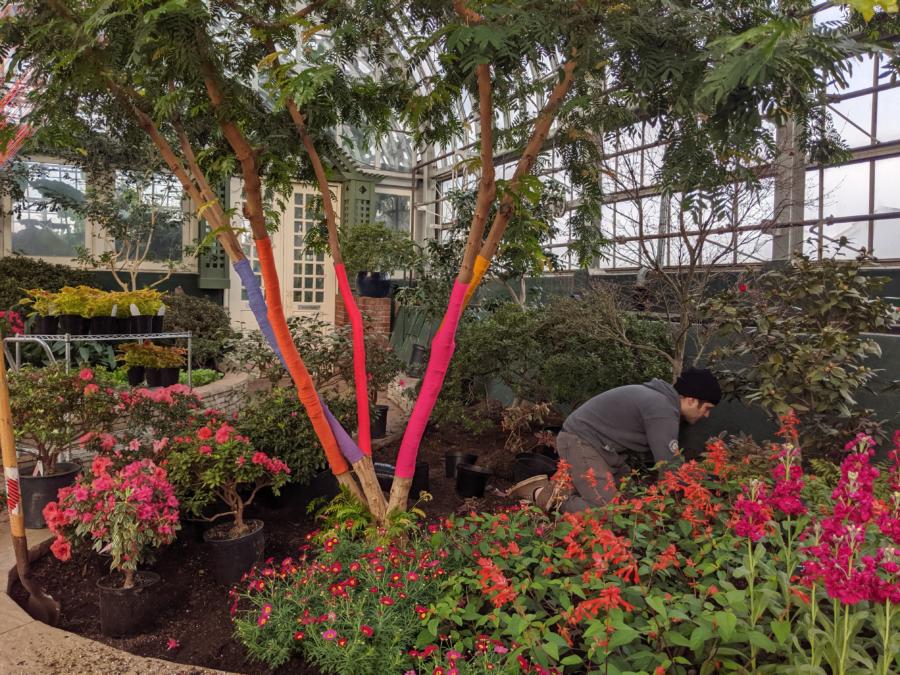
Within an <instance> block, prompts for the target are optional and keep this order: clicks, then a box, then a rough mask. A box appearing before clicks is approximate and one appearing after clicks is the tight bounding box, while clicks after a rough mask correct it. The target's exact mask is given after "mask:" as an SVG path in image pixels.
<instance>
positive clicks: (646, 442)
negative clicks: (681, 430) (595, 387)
mask: <svg viewBox="0 0 900 675" xmlns="http://www.w3.org/2000/svg"><path fill="white" fill-rule="evenodd" d="M680 422H681V403H680V398H679V396H678V392H677V391H675V387H673V386H672V385H671V384H669V383H668V382H664V381H663V380H659V379H653V380H651V381H650V382H645V383H644V384H629V385H626V386H624V387H616V388H615V389H610V390H608V391H605V392H603V393H602V394H598V395H597V396H594V397H593V398H592V399H590V400H588V401H586V402H585V403H583V404H582V405H580V406H579V407H578V408H576V409H575V411H574V412H573V413H572V414H571V415H569V416H568V417H567V418H566V421H565V422H564V423H563V428H562V430H563V431H567V432H569V433H570V434H575V435H576V436H578V437H579V438H581V439H582V440H583V441H585V442H586V443H588V444H590V445H591V446H593V447H595V448H597V449H598V450H600V451H604V452H603V454H604V455H605V456H607V459H608V460H611V461H610V466H611V468H613V470H615V469H616V468H618V467H622V465H623V464H631V465H634V463H635V461H634V460H637V459H644V458H648V457H647V455H648V454H652V456H653V463H654V464H655V463H656V462H660V461H669V460H672V459H673V458H674V457H676V455H678V448H679V446H678V427H679V424H680ZM610 451H611V452H610ZM610 454H613V455H616V456H609V455H610ZM628 460H630V461H628Z"/></svg>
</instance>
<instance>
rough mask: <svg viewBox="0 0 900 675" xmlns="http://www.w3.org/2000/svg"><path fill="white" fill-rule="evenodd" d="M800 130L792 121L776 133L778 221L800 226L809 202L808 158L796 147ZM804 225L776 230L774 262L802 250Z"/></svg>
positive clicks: (773, 248) (773, 242)
mask: <svg viewBox="0 0 900 675" xmlns="http://www.w3.org/2000/svg"><path fill="white" fill-rule="evenodd" d="M799 132H800V129H799V126H798V124H797V123H796V122H795V121H794V120H789V121H788V122H786V123H785V124H783V125H781V126H779V127H778V129H777V130H776V131H775V143H776V145H777V146H778V154H777V156H776V158H775V199H774V203H775V213H774V215H775V221H776V222H778V223H786V224H787V223H801V222H803V212H804V207H805V202H806V161H805V160H806V158H805V157H804V154H803V150H801V149H800V148H799V147H798V145H797V140H798V139H797V137H798V135H799ZM803 235H804V232H803V226H802V225H792V226H788V227H782V228H779V229H777V230H775V234H774V236H773V237H772V260H788V259H789V258H790V257H791V254H792V253H794V252H795V251H802V250H803Z"/></svg>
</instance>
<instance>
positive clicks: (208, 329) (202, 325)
mask: <svg viewBox="0 0 900 675" xmlns="http://www.w3.org/2000/svg"><path fill="white" fill-rule="evenodd" d="M163 303H164V304H165V306H166V330H167V331H171V332H174V333H184V332H190V333H191V358H192V360H193V362H194V363H193V365H194V367H195V368H202V367H210V366H215V365H217V364H218V362H219V361H220V360H221V358H222V357H223V355H224V352H225V345H226V343H227V341H228V339H229V338H230V337H232V330H231V321H230V320H229V318H228V312H227V311H225V308H224V307H222V305H219V304H216V303H215V302H212V301H211V300H208V299H207V298H201V297H198V296H196V295H188V294H187V293H180V292H175V293H166V294H165V295H164V296H163ZM182 342H185V341H183V340H181V341H179V343H178V344H179V346H181V347H183V346H186V345H185V344H181V343H182ZM195 375H196V371H195Z"/></svg>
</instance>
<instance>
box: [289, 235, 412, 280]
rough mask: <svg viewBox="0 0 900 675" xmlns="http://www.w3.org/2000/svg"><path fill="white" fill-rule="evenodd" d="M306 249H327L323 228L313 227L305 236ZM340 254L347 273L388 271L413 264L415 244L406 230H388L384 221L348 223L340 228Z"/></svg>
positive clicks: (317, 251)
mask: <svg viewBox="0 0 900 675" xmlns="http://www.w3.org/2000/svg"><path fill="white" fill-rule="evenodd" d="M305 244H306V248H307V249H308V250H310V251H313V252H316V253H326V252H328V237H327V233H326V232H325V231H324V228H322V229H318V228H314V229H312V230H310V232H309V234H308V235H307V236H306V241H305ZM340 245H341V255H342V256H343V258H344V264H345V265H346V267H347V270H348V272H391V271H393V270H398V269H408V268H411V267H413V266H414V265H415V262H416V259H417V257H418V255H419V252H418V247H417V246H416V244H415V242H413V240H412V239H410V236H409V233H408V232H400V231H399V230H395V229H392V228H390V227H388V226H387V225H385V224H384V223H361V224H358V225H348V226H346V227H343V228H341V230H340Z"/></svg>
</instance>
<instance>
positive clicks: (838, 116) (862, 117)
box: [828, 94, 872, 148]
mask: <svg viewBox="0 0 900 675" xmlns="http://www.w3.org/2000/svg"><path fill="white" fill-rule="evenodd" d="M828 114H829V116H830V117H831V121H832V122H833V123H834V128H835V129H837V131H838V133H840V135H841V138H843V139H844V141H845V142H846V143H847V145H849V146H850V147H851V148H856V147H860V146H863V145H870V144H871V143H872V138H871V134H872V95H871V94H870V95H868V96H860V97H858V98H851V99H847V100H846V101H841V102H840V103H834V104H832V105H830V106H828Z"/></svg>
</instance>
